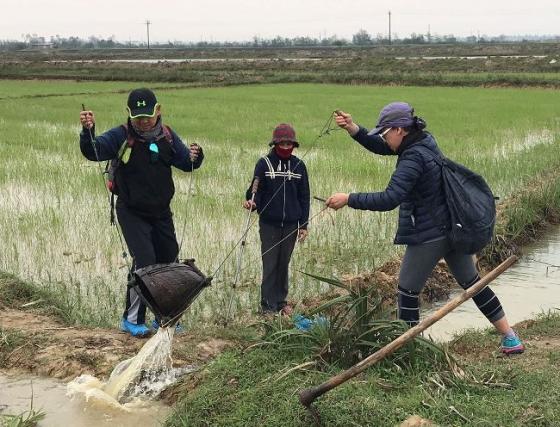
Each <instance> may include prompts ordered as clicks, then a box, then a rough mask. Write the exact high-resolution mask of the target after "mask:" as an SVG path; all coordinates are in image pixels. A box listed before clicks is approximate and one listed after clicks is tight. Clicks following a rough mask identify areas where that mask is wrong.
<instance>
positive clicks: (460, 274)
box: [326, 102, 524, 354]
mask: <svg viewBox="0 0 560 427" xmlns="http://www.w3.org/2000/svg"><path fill="white" fill-rule="evenodd" d="M335 120H336V123H337V124H338V126H340V127H341V128H343V129H346V131H348V133H349V134H350V135H351V136H352V138H354V139H355V140H356V141H357V142H358V143H360V144H361V145H362V146H363V147H364V148H366V149H367V150H369V151H372V152H374V153H376V154H380V155H396V156H398V157H397V164H396V169H395V171H394V173H393V175H392V176H391V179H390V181H389V184H388V185H387V188H386V189H385V190H384V191H380V192H372V193H352V194H347V193H335V194H333V195H332V196H331V197H329V198H328V199H327V201H326V204H327V206H329V207H331V208H333V209H340V208H342V207H344V206H346V205H348V206H350V207H351V208H354V209H362V210H371V211H390V210H393V209H395V208H396V207H397V206H399V224H398V229H397V234H396V237H395V243H396V244H402V245H407V247H406V251H405V254H404V258H403V262H402V266H401V271H400V274H399V285H398V290H397V292H398V293H397V296H398V306H399V318H400V319H401V320H404V321H405V322H407V323H408V324H409V325H411V326H413V325H416V324H417V323H418V322H419V318H420V304H419V296H420V292H421V291H422V289H423V287H424V285H425V284H426V280H427V279H428V276H429V275H430V273H431V272H432V270H433V269H434V267H435V265H436V264H437V262H438V261H439V260H440V259H441V258H444V259H445V261H446V263H447V265H448V266H449V269H450V270H451V272H452V273H453V276H454V277H455V279H456V280H457V282H458V283H459V284H460V285H461V287H463V289H468V288H469V287H471V286H472V285H474V284H475V283H476V282H477V281H478V280H480V277H479V275H478V271H477V269H476V265H475V262H474V259H473V257H472V256H471V255H466V254H463V253H460V252H458V251H455V250H454V249H453V247H452V246H451V244H450V242H449V240H448V239H447V237H446V227H447V224H448V223H449V221H450V216H449V211H448V208H447V204H446V198H445V193H444V187H443V180H442V171H441V166H439V165H438V164H437V163H436V162H435V160H434V156H433V155H432V154H431V153H440V150H439V148H438V146H437V143H436V140H435V139H434V137H433V136H432V135H431V134H430V133H428V132H426V131H425V130H424V129H425V127H426V122H425V121H424V120H423V119H421V118H419V117H417V116H415V115H414V109H413V108H412V107H411V106H410V105H409V104H407V103H405V102H393V103H391V104H388V105H386V106H385V107H384V108H383V109H382V110H381V113H380V114H379V118H378V121H377V125H376V127H375V129H373V130H371V131H369V132H368V131H367V130H366V129H365V128H363V127H361V126H359V125H357V124H356V123H354V122H353V120H352V116H351V115H350V114H347V113H344V112H340V111H339V112H337V113H336V114H335ZM473 300H474V302H475V304H476V305H477V306H478V308H479V309H480V311H481V312H482V313H483V314H484V315H485V316H486V318H487V319H488V320H489V321H490V322H491V323H492V324H493V325H494V326H495V327H496V329H497V330H498V331H499V332H500V333H501V334H502V336H503V338H502V343H501V350H502V352H504V353H506V354H513V353H522V352H523V351H524V346H523V344H522V343H521V341H520V340H519V338H518V337H517V335H516V333H515V332H514V331H513V329H512V328H511V327H510V325H509V323H508V321H507V318H506V316H505V313H504V310H503V309H502V305H501V304H500V301H499V299H498V297H497V296H496V295H495V294H494V292H493V291H492V290H491V289H490V287H488V286H486V287H485V288H483V289H482V290H481V291H480V292H479V293H478V294H476V295H475V296H474V297H473Z"/></svg>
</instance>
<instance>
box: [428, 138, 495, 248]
mask: <svg viewBox="0 0 560 427" xmlns="http://www.w3.org/2000/svg"><path fill="white" fill-rule="evenodd" d="M428 150H429V152H430V153H431V155H432V157H433V159H434V160H435V162H436V163H437V164H438V165H440V166H441V176H442V180H443V190H444V193H445V202H446V204H447V208H448V210H449V216H450V223H448V224H441V225H442V226H443V228H445V230H446V234H447V237H448V238H449V240H450V242H451V245H452V246H453V248H454V249H455V250H456V251H458V252H461V253H464V254H475V253H477V252H479V251H481V250H482V249H483V248H484V247H485V246H486V245H487V244H488V243H490V241H491V240H492V236H493V235H494V225H495V223H496V200H497V197H494V194H493V193H492V190H491V189H490V187H489V186H488V184H487V183H486V181H485V180H484V178H482V176H480V175H478V174H476V173H474V172H473V171H471V170H470V169H469V168H467V167H465V166H463V165H461V164H459V163H457V162H454V161H453V160H451V159H448V158H446V157H444V156H443V155H441V154H440V153H436V152H434V151H432V150H430V149H429V148H428Z"/></svg>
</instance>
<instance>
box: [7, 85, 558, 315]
mask: <svg viewBox="0 0 560 427" xmlns="http://www.w3.org/2000/svg"><path fill="white" fill-rule="evenodd" d="M143 85H149V84H142V83H137V82H136V83H123V82H120V83H117V82H107V83H105V82H95V83H85V82H73V81H0V156H1V159H2V167H1V168H0V270H3V271H7V272H11V273H14V274H16V275H18V276H20V277H22V278H23V279H27V280H32V281H33V282H35V283H38V284H40V285H41V286H44V287H45V288H47V289H49V290H51V291H52V292H54V293H56V294H57V295H59V297H60V298H61V299H62V300H64V301H65V306H66V307H67V309H68V311H69V313H66V314H67V316H68V317H70V318H71V319H73V320H74V321H76V322H78V323H84V324H90V325H104V326H110V325H116V324H117V321H118V320H119V318H120V311H121V310H122V307H123V304H124V301H123V300H124V297H123V296H124V291H125V286H126V273H127V262H126V260H124V259H123V258H122V257H121V252H122V251H121V249H120V243H119V239H118V234H117V232H116V229H115V228H114V227H111V226H110V224H109V204H108V196H107V193H106V190H105V189H104V184H103V179H102V176H101V172H102V168H103V166H104V165H99V164H95V163H94V162H89V161H88V160H86V159H85V158H83V157H82V155H81V153H80V150H79V145H78V133H79V131H80V129H81V127H80V125H79V121H78V116H79V111H80V109H81V105H82V103H83V104H85V105H86V107H87V108H88V109H91V110H93V111H94V112H95V114H96V119H97V131H98V133H100V132H102V131H104V130H107V129H109V128H111V127H113V126H116V125H119V124H121V123H124V122H125V120H126V116H125V103H126V96H127V95H126V92H127V91H129V90H130V89H132V88H134V87H138V86H143ZM157 88H158V90H157V91H156V94H157V95H158V98H159V101H160V103H161V104H162V113H163V118H164V122H165V123H167V124H168V125H170V126H171V127H172V128H173V129H174V130H175V131H177V132H178V134H179V135H180V136H181V137H182V138H183V141H185V142H187V143H190V142H197V143H199V144H200V145H201V146H202V147H203V149H204V152H205V156H206V158H205V161H204V164H203V165H202V167H201V168H200V169H199V170H196V171H195V172H194V174H193V175H192V176H191V175H190V174H188V173H183V172H181V171H178V170H176V171H175V172H174V178H175V183H176V190H177V191H176V196H175V198H174V202H173V206H172V207H173V210H174V213H175V225H176V228H177V234H178V238H179V240H181V239H183V244H182V250H181V257H182V258H187V257H189V258H191V257H192V258H195V259H196V260H197V264H198V265H199V267H200V268H201V269H202V270H203V271H205V272H207V273H208V274H215V279H214V283H213V286H212V287H211V288H210V289H208V290H206V291H205V292H204V293H203V294H202V296H201V297H200V298H199V299H198V300H197V301H196V303H195V304H194V305H193V307H192V308H191V312H190V314H189V315H188V316H187V318H188V319H187V321H188V322H196V321H199V320H200V319H201V318H202V317H205V316H220V315H221V314H223V312H224V310H225V307H226V305H227V301H228V300H229V294H230V286H231V283H232V280H233V276H234V275H235V269H236V261H237V253H236V248H235V245H236V244H237V243H238V242H239V239H240V237H241V234H242V229H243V227H244V223H245V218H246V211H245V210H244V209H242V208H241V203H242V201H243V199H244V194H245V190H246V188H247V187H248V185H249V183H250V180H251V177H252V174H253V168H254V165H255V163H256V161H257V160H258V159H259V157H260V156H262V155H264V154H265V153H266V152H267V150H268V141H269V140H270V135H271V133H272V129H273V128H274V126H275V125H276V124H277V123H280V122H289V123H292V124H293V125H294V127H295V129H296V131H297V133H298V138H299V140H300V142H301V146H300V148H299V152H298V153H296V155H298V156H300V157H303V160H304V161H305V163H306V165H307V167H308V170H309V173H310V180H311V191H312V194H313V195H316V196H319V197H327V196H329V195H330V194H332V193H333V192H336V191H343V192H353V191H379V190H383V189H384V188H385V186H386V184H387V182H388V180H389V178H390V176H391V173H392V171H393V170H394V165H395V161H396V157H393V156H391V157H381V156H375V155H373V154H371V153H369V152H367V151H366V150H364V149H363V148H362V147H361V146H359V145H358V144H357V143H355V142H354V141H353V140H352V139H351V138H350V137H349V136H348V135H347V134H346V132H345V131H338V130H333V131H331V132H329V133H328V134H324V135H322V136H321V137H318V135H319V134H320V132H321V129H322V128H323V126H324V125H325V123H326V122H327V121H328V120H329V118H330V117H331V115H332V112H333V110H335V109H342V110H344V111H347V112H350V113H351V114H352V115H353V117H354V119H355V121H356V122H358V123H360V124H362V125H364V126H366V127H372V126H373V125H374V124H375V121H376V118H377V113H378V111H379V109H380V108H381V107H382V106H383V105H384V104H386V103H388V102H391V101H395V100H403V101H407V102H409V103H411V104H412V105H413V106H414V107H415V109H416V113H417V114H418V115H419V116H422V117H424V118H425V119H426V121H427V122H428V130H429V131H431V132H432V133H433V134H434V135H435V137H436V139H437V140H438V142H439V145H440V147H441V148H442V149H443V151H444V153H445V154H446V155H447V156H449V157H451V158H453V159H455V160H457V161H459V162H462V163H464V164H466V165H467V166H469V167H470V168H472V169H473V170H475V171H477V172H479V173H481V174H483V175H484V176H485V177H486V178H487V180H488V182H489V183H490V185H491V187H492V188H493V190H494V192H495V194H496V195H498V196H500V197H501V198H502V200H503V199H504V198H506V197H507V196H509V195H512V194H515V192H516V190H517V189H519V188H520V187H521V186H522V185H523V184H524V183H526V182H527V181H529V180H534V179H535V178H538V177H539V176H541V175H542V174H543V173H544V172H545V171H550V170H553V169H557V168H558V167H560V155H559V154H558V143H559V142H560V136H559V135H560V133H559V131H560V102H559V101H560V99H559V95H558V92H557V91H554V90H549V89H536V88H531V89H505V88H494V89H488V88H438V87H429V88H427V87H426V88H424V87H377V86H343V85H331V84H279V85H259V86H237V87H226V88H181V87H177V86H176V85H175V86H166V85H165V84H158V85H157ZM321 209H322V204H321V203H319V202H315V201H312V212H311V216H312V217H314V219H313V221H312V223H311V224H310V235H309V238H308V240H307V241H306V242H305V243H303V244H301V245H298V247H296V250H295V252H294V257H293V262H292V279H291V298H293V299H294V300H295V301H297V300H300V299H302V298H304V297H312V296H315V295H317V294H319V293H321V292H322V291H323V290H324V289H323V288H322V287H321V285H320V284H319V283H317V282H315V281H312V280H311V279H307V278H306V276H304V275H302V274H301V273H300V272H299V271H307V272H312V273H316V274H319V275H324V276H329V275H336V276H342V275H345V274H356V273H359V272H365V271H369V270H372V269H374V268H376V267H378V266H380V265H381V264H382V263H384V262H385V261H387V260H388V259H389V258H391V257H393V256H395V255H396V254H398V253H399V247H396V246H394V245H393V243H392V240H393V235H394V232H395V226H396V211H394V212H388V213H373V212H361V211H354V210H351V209H343V210H341V211H338V212H336V213H335V212H327V211H325V212H322V213H320V211H321ZM255 220H256V215H255V216H254V217H253V221H255ZM257 228H258V225H257V224H256V223H254V222H253V226H252V227H251V229H250V232H249V236H248V241H247V242H248V243H247V246H246V249H245V253H244V256H243V268H242V271H241V280H240V286H238V289H237V290H236V292H235V294H234V299H235V301H236V304H235V307H236V310H237V312H238V313H242V312H244V311H246V310H256V308H257V307H258V298H259V279H260V268H261V265H260V256H259V249H260V247H259V239H258V230H257ZM232 251H233V252H232ZM228 254H231V256H230V257H229V258H228V259H227V261H226V262H225V263H224V264H223V267H222V268H220V270H219V271H216V269H217V268H218V266H220V264H221V263H222V261H223V260H224V259H225V258H226V256H227V255H228Z"/></svg>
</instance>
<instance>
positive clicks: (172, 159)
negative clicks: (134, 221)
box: [80, 126, 204, 216]
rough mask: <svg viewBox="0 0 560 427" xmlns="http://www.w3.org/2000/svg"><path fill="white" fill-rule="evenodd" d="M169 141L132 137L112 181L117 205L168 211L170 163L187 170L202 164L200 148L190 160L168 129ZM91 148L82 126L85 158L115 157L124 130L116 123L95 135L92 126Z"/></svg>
mask: <svg viewBox="0 0 560 427" xmlns="http://www.w3.org/2000/svg"><path fill="white" fill-rule="evenodd" d="M170 134H171V141H168V140H167V139H166V138H161V139H160V140H158V141H151V142H150V143H144V142H138V141H135V143H134V145H133V146H132V149H131V151H130V157H129V158H128V160H127V161H126V163H122V164H121V165H119V167H118V169H117V172H116V177H115V179H116V183H117V186H118V188H119V196H118V200H117V205H119V204H121V203H123V204H124V205H126V207H128V208H129V209H132V210H133V211H135V212H136V213H138V214H140V215H145V216H161V215H168V214H169V205H170V203H171V199H172V197H173V195H174V193H175V186H174V183H173V177H172V171H171V166H174V167H176V168H179V169H181V170H184V171H186V172H190V171H192V170H193V169H197V168H199V167H200V165H201V164H202V161H203V159H204V155H203V154H202V152H201V153H200V155H199V157H198V158H197V159H196V161H195V162H194V163H192V162H191V161H190V157H189V149H188V148H187V147H186V146H185V144H184V143H183V142H182V141H181V139H180V138H179V136H178V135H177V134H176V133H175V132H173V131H172V130H170ZM92 135H93V136H94V145H95V149H96V151H97V153H96V152H95V151H94V149H93V145H92V143H91V140H90V136H89V132H88V131H87V129H83V130H82V132H81V133H80V149H81V151H82V154H83V155H84V156H85V157H86V158H87V159H89V160H94V161H103V160H111V159H115V158H117V157H118V153H119V149H120V148H121V146H122V145H123V143H126V141H127V136H128V135H127V130H126V129H125V128H124V127H123V126H118V127H115V128H113V129H110V130H108V131H107V132H105V133H103V134H101V135H99V136H98V137H95V129H93V130H92ZM152 142H154V143H155V144H157V146H158V153H157V155H155V156H154V154H153V153H151V152H150V150H149V146H150V144H151V143H152Z"/></svg>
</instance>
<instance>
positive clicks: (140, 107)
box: [126, 88, 159, 119]
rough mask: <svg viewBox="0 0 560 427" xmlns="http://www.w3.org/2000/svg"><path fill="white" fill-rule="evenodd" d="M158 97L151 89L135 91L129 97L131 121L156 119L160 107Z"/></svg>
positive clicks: (128, 104) (127, 105)
mask: <svg viewBox="0 0 560 427" xmlns="http://www.w3.org/2000/svg"><path fill="white" fill-rule="evenodd" d="M158 105H159V104H158V102H157V99H156V96H155V95H154V93H153V92H152V91H151V90H150V89H146V88H140V89H134V90H133V91H132V92H130V95H128V102H127V103H126V109H127V110H128V115H129V116H130V118H131V119H134V118H136V117H154V116H155V115H156V107H157V106H158Z"/></svg>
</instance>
